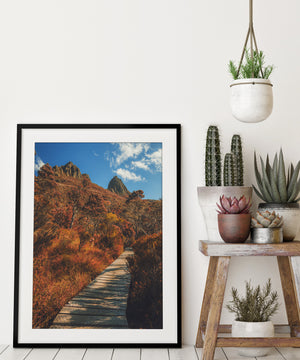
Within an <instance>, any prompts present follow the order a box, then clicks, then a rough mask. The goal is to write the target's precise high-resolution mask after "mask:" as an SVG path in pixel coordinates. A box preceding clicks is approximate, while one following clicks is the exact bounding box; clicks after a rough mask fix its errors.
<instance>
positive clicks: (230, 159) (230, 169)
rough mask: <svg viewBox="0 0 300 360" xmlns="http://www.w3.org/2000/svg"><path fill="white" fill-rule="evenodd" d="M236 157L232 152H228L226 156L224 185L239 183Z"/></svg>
mask: <svg viewBox="0 0 300 360" xmlns="http://www.w3.org/2000/svg"><path fill="white" fill-rule="evenodd" d="M236 164H237V162H236V157H235V155H234V154H232V153H228V154H226V155H225V158H224V172H223V182H224V186H236V185H237V166H236Z"/></svg>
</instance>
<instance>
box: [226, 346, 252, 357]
mask: <svg viewBox="0 0 300 360" xmlns="http://www.w3.org/2000/svg"><path fill="white" fill-rule="evenodd" d="M238 350H239V349H238V348H235V347H227V348H223V351H224V353H225V355H226V357H227V359H228V360H242V359H247V360H255V357H248V356H247V357H245V356H241V355H239V354H238Z"/></svg>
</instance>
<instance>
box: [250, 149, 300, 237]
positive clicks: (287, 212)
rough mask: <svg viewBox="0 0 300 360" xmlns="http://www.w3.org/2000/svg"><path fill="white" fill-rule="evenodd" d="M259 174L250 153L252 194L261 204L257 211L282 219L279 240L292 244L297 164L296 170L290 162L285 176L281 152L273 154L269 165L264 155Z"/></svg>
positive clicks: (296, 217) (296, 224) (299, 181)
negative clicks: (265, 211) (281, 233)
mask: <svg viewBox="0 0 300 360" xmlns="http://www.w3.org/2000/svg"><path fill="white" fill-rule="evenodd" d="M260 164H261V171H259V169H258V165H257V160H256V154H255V153H254V170H255V177H256V183H257V188H256V187H255V186H254V185H253V189H254V191H255V193H256V194H257V195H258V197H259V198H261V199H262V200H263V201H265V203H260V204H259V206H258V209H259V210H268V211H270V212H273V211H275V212H276V213H278V214H279V215H280V216H283V219H284V224H283V241H292V240H294V238H295V237H296V234H297V232H298V228H299V216H300V209H299V204H298V201H299V199H300V198H299V197H298V195H299V191H300V179H299V171H300V161H298V164H297V166H296V167H294V165H293V164H292V163H291V164H290V166H289V169H288V173H287V175H286V171H285V162H284V157H283V152H282V150H280V153H279V156H278V155H277V154H276V155H275V157H274V160H273V164H272V165H271V164H270V161H269V156H268V155H267V159H266V163H264V161H263V159H262V158H261V157H260Z"/></svg>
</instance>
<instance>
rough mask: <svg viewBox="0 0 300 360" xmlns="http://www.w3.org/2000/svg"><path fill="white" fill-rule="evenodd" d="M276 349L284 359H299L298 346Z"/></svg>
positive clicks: (299, 351) (299, 349)
mask: <svg viewBox="0 0 300 360" xmlns="http://www.w3.org/2000/svg"><path fill="white" fill-rule="evenodd" d="M277 351H278V353H279V354H281V355H282V356H283V358H284V359H285V360H299V359H300V348H277Z"/></svg>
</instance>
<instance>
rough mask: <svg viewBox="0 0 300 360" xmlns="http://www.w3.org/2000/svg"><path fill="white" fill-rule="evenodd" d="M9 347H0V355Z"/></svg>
mask: <svg viewBox="0 0 300 360" xmlns="http://www.w3.org/2000/svg"><path fill="white" fill-rule="evenodd" d="M8 346H9V345H0V355H1V354H2V353H3V352H4V350H6V349H7V348H8Z"/></svg>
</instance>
